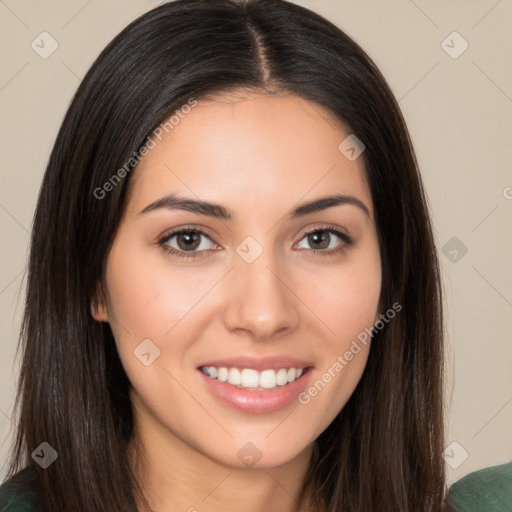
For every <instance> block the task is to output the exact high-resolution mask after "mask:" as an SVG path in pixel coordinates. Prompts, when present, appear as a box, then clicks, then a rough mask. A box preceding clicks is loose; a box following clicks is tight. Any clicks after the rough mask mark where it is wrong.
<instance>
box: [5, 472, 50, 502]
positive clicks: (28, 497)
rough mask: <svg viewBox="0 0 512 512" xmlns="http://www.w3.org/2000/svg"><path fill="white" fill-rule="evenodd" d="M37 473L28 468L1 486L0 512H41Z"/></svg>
mask: <svg viewBox="0 0 512 512" xmlns="http://www.w3.org/2000/svg"><path fill="white" fill-rule="evenodd" d="M41 511H42V508H40V505H39V503H38V497H37V491H36V484H35V473H34V472H33V470H31V469H29V468H27V469H24V470H22V471H20V472H19V473H16V474H15V475H14V476H12V477H11V478H10V479H9V480H7V481H6V482H4V483H3V484H2V485H0V512H41Z"/></svg>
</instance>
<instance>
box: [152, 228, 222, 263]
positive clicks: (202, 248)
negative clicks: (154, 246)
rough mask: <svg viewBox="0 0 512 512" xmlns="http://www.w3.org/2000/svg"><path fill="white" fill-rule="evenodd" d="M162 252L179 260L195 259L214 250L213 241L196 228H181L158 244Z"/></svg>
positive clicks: (167, 235)
mask: <svg viewBox="0 0 512 512" xmlns="http://www.w3.org/2000/svg"><path fill="white" fill-rule="evenodd" d="M158 244H159V245H160V246H161V247H162V249H163V250H164V251H166V252H167V253H169V254H172V255H174V256H177V257H179V258H195V257H199V256H202V255H203V254H202V253H205V252H207V251H208V250H211V249H215V243H214V242H213V240H212V239H211V238H210V237H209V236H208V235H207V234H206V233H204V232H203V231H201V230H200V229H197V228H194V229H192V228H182V229H178V230H175V231H172V232H171V233H168V234H166V235H164V236H163V237H162V238H161V239H160V240H159V242H158Z"/></svg>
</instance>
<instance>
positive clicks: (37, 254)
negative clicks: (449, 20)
mask: <svg viewBox="0 0 512 512" xmlns="http://www.w3.org/2000/svg"><path fill="white" fill-rule="evenodd" d="M237 88H258V89H261V88H265V89H267V90H269V91H285V92H291V93H294V94H296V95H298V96H300V97H302V98H305V99H307V100H309V101H312V102H314V103H316V104H318V105H320V106H323V107H325V108H326V109H327V110H328V111H330V112H331V113H332V114H333V115H334V116H335V117H336V118H337V119H339V120H340V121H341V122H342V123H343V124H344V126H346V127H348V128H349V129H350V133H353V134H355V135H356V136H357V138H358V139H360V140H361V141H362V142H363V143H364V144H365V151H364V153H363V154H362V158H363V159H364V165H365V171H366V177H367V179H368V182H369V185H370V189H371V194H372V200H373V204H374V209H375V220H376V224H377V231H378V237H379V244H380V251H381V261H382V271H383V281H382V292H381V297H380V306H381V310H382V311H385V310H387V309H388V308H389V307H391V305H392V304H395V303H398V304H400V305H401V306H402V310H401V312H400V314H398V315H397V316H396V318H395V319H394V320H393V321H392V322H390V323H389V324H387V325H386V326H385V328H384V329H381V330H379V331H378V332H375V333H374V334H373V339H372V346H371V350H370V354H369V358H368V362H367V366H366V368H365V371H364V373H363V376H362V378H361V380H360V382H359V384H358V386H357V388H356V389H355V391H354V393H353V394H352V396H351V398H350V399H349V401H348V403H347V404H346V405H345V407H344V408H343V409H342V411H341V412H340V413H339V414H338V416H337V417H336V418H335V420H334V421H333V422H332V423H331V424H330V425H329V426H328V428H327V429H326V430H325V431H324V432H323V433H322V434H321V435H320V436H319V438H318V439H317V445H318V457H317V459H316V460H315V461H314V463H312V465H311V467H310V469H309V473H308V475H307V479H306V482H305V483H304V487H303V491H305V490H306V488H307V487H309V488H312V489H314V494H315V496H316V503H323V507H324V508H325V511H326V512H349V511H350V512H397V511H400V512H439V511H440V510H443V503H444V500H445V498H444V497H445V491H446V489H445V473H444V471H445V470H444V463H443V459H442V450H443V445H444V431H443V428H444V427H443V405H442V404H443V378H442V377H443V327H442V326H443V315H442V300H441V299H442V297H441V284H440V273H439V268H438V260H437V253H436V248H435V245H434V239H433V233H432V227H431V221H430V218H429V213H428V205H427V201H426V195H425V192H424V190H423V187H422V182H421V178H420V174H419V171H418V165H417V161H416V158H415V154H414V150H413V147H412V144H411V140H410V137H409V134H408V131H407V128H406V125H405V122H404V119H403V117H402V114H401V111H400V108H399V106H398V104H397V102H396V100H395V98H394V96H393V94H392V92H391V90H390V88H389V86H388V84H387V83H386V80H385V79H384V77H383V76H382V74H381V73H380V72H379V70H378V69H377V67H376V66H375V64H374V63H373V61H372V60H371V59H370V58H369V57H368V56H367V55H366V53H365V52H364V51H363V50H362V48H361V47H360V46H359V45H358V44H357V43H355V42H354V41H353V40H352V39H351V38H349V37H348V36H347V35H346V34H345V33H344V32H343V31H342V30H340V29H339V28H338V27H336V26H335V25H334V24H332V23H330V22H329V21H327V20H325V19H324V18H322V17H321V16H319V15H317V14H315V13H314V12H312V11H310V10H307V9H305V8H303V7H300V6H298V5H294V4H292V3H290V2H286V1H284V0H248V1H246V2H237V1H235V0H177V1H174V2H171V3H167V4H164V5H162V6H160V7H158V8H156V9H153V10H152V11H150V12H148V13H146V14H144V15H143V16H141V17H140V18H138V19H137V20H135V21H134V22H133V23H131V24H130V25H129V26H128V27H126V28H125V29H124V30H123V31H122V32H121V33H120V34H119V35H118V36H116V37H115V38H114V39H113V41H112V42H111V43H110V44H109V45H108V46H107V47H106V48H105V49H104V50H103V52H102V53H101V54H100V55H99V57H98V58H97V60H96V61H95V62H94V64H93V65H92V67H91V69H90V70H89V72H88V73H87V75H86V76H85V78H84V80H83V81H82V83H81V85H80V87H79V88H78V90H77V92H76V94H75V96H74V98H73V100H72V102H71V105H70V107H69V109H68V111H67V113H66V116H65V118H64V121H63V123H62V126H61V128H60V131H59V133H58V136H57V139H56V141H55V145H54V148H53V151H52V153H51V156H50V160H49V163H48V166H47V169H46V173H45V175H44V179H43V183H42V186H41V190H40V195H39V199H38V203H37V208H36V212H35V218H34V224H33V230H32V238H31V249H30V259H29V267H28V281H27V295H26V306H25V312H24V319H23V326H22V331H21V336H20V347H21V348H22V369H21V375H20V383H19V392H18V395H17V402H16V404H17V411H18V431H17V439H16V443H15V446H14V447H13V454H12V464H11V467H10V471H9V475H14V474H15V473H16V472H17V471H19V470H21V469H22V468H27V467H32V469H33V471H34V472H35V473H34V474H35V475H36V476H35V480H36V481H37V483H38V486H39V489H40V493H41V503H42V505H43V506H44V507H45V509H46V510H47V511H54V510H59V511H60V512H86V511H87V512H100V511H101V512H104V511H105V510H108V511H109V512H126V511H127V510H132V509H133V508H134V501H133V496H134V493H139V492H140V489H138V486H137V481H136V479H135V477H134V475H133V474H132V472H131V470H130V467H129V464H128V458H127V446H128V443H129V441H130V440H131V439H132V437H133V433H134V432H133V430H134V429H133V416H132V409H131V404H130V400H129V388H130V382H129V380H128V378H127V376H126V374H125V372H124V369H123V367H122V365H121V362H120V360H119V357H118V354H117V352H116V348H115V343H114V338H113V335H112V332H111V330H110V327H109V325H108V324H106V323H98V322H96V321H95V320H94V319H93V317H92V316H91V309H90V305H91V298H92V297H94V294H95V291H96V287H97V284H98V283H99V282H102V277H103V275H104V269H105V262H106V258H107V255H108V251H109V248H110V246H111V244H112V241H113V239H114V237H115V234H116V229H117V227H118V224H119V221H120V217H121V214H122V211H123V205H124V204H125V203H126V193H127V187H128V184H129V182H130V179H131V176H132V174H133V172H136V162H134V161H132V162H131V163H130V164H129V166H128V167H126V162H130V158H132V156H133V155H134V154H138V151H139V149H140V148H141V147H142V145H143V144H144V143H145V142H146V141H147V137H148V136H149V135H150V134H151V133H152V131H153V130H155V128H156V127H157V126H158V125H159V124H160V123H162V122H163V121H165V120H166V119H167V118H168V117H169V116H170V115H172V114H173V112H174V111H175V110H177V109H179V108H180V107H181V106H182V105H184V104H186V103H187V102H188V101H189V100H190V98H195V99H196V100H199V99H201V98H204V97H206V96H207V95H209V94H214V93H218V92H222V91H228V90H233V89H237ZM119 169H124V171H125V172H124V173H119V172H118V171H119ZM116 173H117V176H118V177H120V176H121V175H122V176H121V178H122V179H119V180H118V181H117V182H116V183H115V186H112V187H108V188H107V187H105V186H104V185H105V184H106V183H107V182H109V180H111V179H112V176H113V175H114V174H116ZM42 442H47V443H49V444H50V445H51V446H52V447H53V448H54V449H55V450H56V452H57V453H58V454H59V457H58V459H57V460H56V461H55V462H54V463H53V464H52V465H51V466H50V467H48V468H47V469H43V468H42V467H40V466H39V465H37V464H35V463H34V461H33V460H32V458H31V453H32V452H33V450H34V449H35V448H36V447H38V446H39V445H40V443H42Z"/></svg>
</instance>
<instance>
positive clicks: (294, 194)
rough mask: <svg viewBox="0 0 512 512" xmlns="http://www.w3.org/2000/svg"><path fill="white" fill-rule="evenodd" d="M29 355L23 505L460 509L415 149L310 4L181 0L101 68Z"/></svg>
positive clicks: (47, 193) (54, 187) (58, 182)
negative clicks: (449, 499)
mask: <svg viewBox="0 0 512 512" xmlns="http://www.w3.org/2000/svg"><path fill="white" fill-rule="evenodd" d="M22 343H23V349H24V352H23V367H22V373H21V382H20V391H19V429H18V437H17V443H16V446H15V449H14V451H13V463H12V467H11V470H10V473H9V476H11V477H12V478H11V480H10V481H9V482H7V483H6V484H4V487H3V495H4V498H3V499H4V504H5V505H4V506H7V507H8V506H11V507H14V508H12V509H9V510H17V508H16V507H17V506H18V507H23V506H25V505H23V504H22V500H28V502H27V504H26V506H27V507H29V508H28V510H38V508H37V507H39V510H48V511H50V510H51V511H53V510H59V511H62V512H68V511H69V512H71V511H73V512H76V511H84V512H85V511H88V512H92V511H94V512H95V511H100V510H101V511H104V510H109V511H116V512H117V511H119V512H121V511H123V512H125V511H127V510H138V511H143V510H154V511H155V512H164V511H170V510H173V511H174V510H189V511H195V510H199V511H201V512H203V511H210V510H220V509H222V510H240V509H243V510H248V511H259V510H265V511H269V510H271V511H274V510H275V511H285V512H288V511H290V512H291V511H300V512H305V511H322V512H323V511H329V512H333V511H340V512H342V511H343V512H344V511H349V510H350V511H354V512H356V511H357V512H362V511H364V512H376V511H378V512H391V511H393V512H395V511H397V510H400V511H410V512H427V511H428V512H434V511H435V512H438V511H439V510H443V508H444V507H445V476H444V464H443V461H442V455H441V454H442V450H443V444H444V443H443V418H442V352H443V338H442V309H441V287H440V279H439V269H438V262H437V256H436V250H435V246H434V242H433V236H432V228H431V223H430V219H429V215H428V208H427V203H426V198H425V193H424V191H423V188H422V183H421V178H420V176H419V172H418V169H417V163H416V159H415V156H414V151H413V148H412V145H411V142H410V139H409V135H408V132H407V128H406V126H405V123H404V120H403V117H402V115H401V113H400V109H399V107H398V105H397V103H396V100H395V99H394V97H393V95H392V93H391V91H390V89H389V86H388V85H387V83H386V81H385V79H384V78H383V76H382V75H381V73H380V72H379V71H378V69H377V68H376V66H375V64H374V63H373V62H372V61H371V59H370V58H369V57H368V56H367V55H366V54H365V53H364V51H363V50H362V49H361V48H360V47H359V46H358V45H357V44H356V43H355V42H354V41H352V40H351V39H350V38H349V37H348V36H347V35H346V34H344V33H343V32H342V31H341V30H340V29H339V28H337V27H335V26H334V25H333V24H331V23H330V22H328V21H327V20H325V19H323V18H322V17H320V16H319V15H317V14H315V13H313V12H311V11H309V10H307V9H304V8H302V7H299V6H297V5H293V4H290V3H288V2H285V1H281V0H252V1H248V2H245V3H242V2H236V1H234V0H213V1H212V0H208V1H206V0H178V1H175V2H172V3H169V4H165V5H163V6H161V7H159V8H157V9H154V10H152V11H151V12H149V13H147V14H145V15H143V16H141V17H140V18H139V19H138V20H136V21H135V22H133V23H132V24H131V25H130V26H128V27H127V28H126V29H125V30H123V31H122V32H121V34H119V35H118V36H117V37H116V38H115V39H114V40H113V41H112V42H111V43H110V44H109V45H108V46H107V48H106V49H105V50H104V51H103V52H102V53H101V55H100V56H99V57H98V59H97V60H96V62H95V63H94V64H93V66H92V68H91V70H90V71H89V72H88V74H87V75H86V77H85V79H84V80H83V82H82V84H81V85H80V87H79V89H78V91H77V93H76V95H75V98H74V99H73V102H72V104H71V105H70V107H69V110H68V113H67V115H66V117H65V119H64V122H63V125H62V127H61V130H60V132H59V134H58V137H57V140H56V143H55V147H54V149H53V152H52V154H51V158H50V161H49V164H48V168H47V171H46V174H45V177H44V180H43V184H42V188H41V192H40V197H39V201H38V205H37V210H36V214H35V222H34V227H33V238H32V246H31V252H30V263H29V279H28V289H27V302H26V310H25V317H24V324H23V330H22ZM42 368H44V370H41V369H42ZM7 503H11V505H7ZM17 503H18V505H16V504H17ZM19 509H20V510H22V508H19Z"/></svg>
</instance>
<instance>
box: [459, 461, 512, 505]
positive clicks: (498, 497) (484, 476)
mask: <svg viewBox="0 0 512 512" xmlns="http://www.w3.org/2000/svg"><path fill="white" fill-rule="evenodd" d="M450 503H451V505H452V507H453V511H454V512H512V462H509V463H507V464H502V465H500V466H493V467H490V468H484V469H480V470H478V471H474V472H473V473H470V474H469V475H466V476H465V477H464V478H461V479H460V480H458V481H457V482H455V483H454V484H453V485H452V487H451V489H450Z"/></svg>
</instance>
